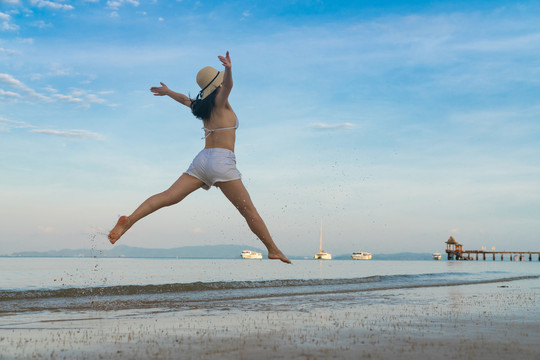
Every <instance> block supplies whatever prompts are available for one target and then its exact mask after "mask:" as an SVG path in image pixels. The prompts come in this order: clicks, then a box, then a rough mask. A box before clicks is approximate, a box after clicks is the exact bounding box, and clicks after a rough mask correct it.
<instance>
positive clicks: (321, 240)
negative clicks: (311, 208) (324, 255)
mask: <svg viewBox="0 0 540 360" xmlns="http://www.w3.org/2000/svg"><path fill="white" fill-rule="evenodd" d="M319 248H320V250H321V251H320V252H323V249H322V220H321V239H320V246H319Z"/></svg>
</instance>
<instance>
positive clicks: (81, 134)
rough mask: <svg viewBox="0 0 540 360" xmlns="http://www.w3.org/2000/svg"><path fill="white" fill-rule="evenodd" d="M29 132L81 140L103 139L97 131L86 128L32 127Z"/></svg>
mask: <svg viewBox="0 0 540 360" xmlns="http://www.w3.org/2000/svg"><path fill="white" fill-rule="evenodd" d="M30 132H33V133H37V134H44V135H53V136H60V137H66V138H70V139H83V140H100V141H101V140H105V136H104V135H102V134H99V133H95V132H93V131H88V130H77V129H75V130H54V129H33V130H30Z"/></svg>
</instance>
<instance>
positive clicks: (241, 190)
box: [109, 51, 291, 264]
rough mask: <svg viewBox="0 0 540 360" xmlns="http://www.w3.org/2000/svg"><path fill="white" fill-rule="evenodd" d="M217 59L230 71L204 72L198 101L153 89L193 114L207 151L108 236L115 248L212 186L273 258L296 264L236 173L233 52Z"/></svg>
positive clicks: (209, 69) (199, 80) (161, 88)
mask: <svg viewBox="0 0 540 360" xmlns="http://www.w3.org/2000/svg"><path fill="white" fill-rule="evenodd" d="M218 58H219V60H220V61H221V63H222V64H223V66H224V67H225V70H224V71H222V72H220V71H218V70H216V69H214V68H212V67H210V66H207V67H205V68H203V69H201V70H200V71H199V72H198V74H197V83H198V84H199V86H200V87H201V91H200V92H199V94H198V95H197V97H196V98H195V99H190V98H189V97H187V96H186V95H184V94H180V93H177V92H174V91H172V90H170V89H169V88H168V87H167V85H165V84H164V83H160V84H161V86H157V87H152V88H151V89H150V91H151V92H153V93H154V95H155V96H169V97H170V98H172V99H174V100H176V101H178V102H179V103H180V104H183V105H185V106H187V107H189V108H191V112H192V113H193V115H195V116H196V117H197V118H199V119H201V120H202V122H203V125H204V127H203V129H204V139H205V146H204V149H203V150H202V151H201V152H200V153H199V154H198V155H197V156H196V157H195V159H193V162H192V163H191V165H190V166H189V168H188V169H187V170H186V172H185V173H183V174H182V175H181V176H180V178H178V180H176V182H175V183H174V184H172V185H171V187H170V188H169V189H168V190H165V191H164V192H162V193H159V194H156V195H153V196H151V197H149V198H148V199H147V200H146V201H144V202H143V203H142V204H141V205H140V206H139V207H138V208H137V209H136V210H135V211H134V212H133V214H131V215H129V216H121V217H120V218H119V219H118V222H117V223H116V226H115V227H114V228H113V229H112V230H111V232H110V233H109V240H110V242H111V244H114V243H115V242H116V241H117V240H118V239H120V237H121V236H122V235H123V234H124V233H125V232H126V231H127V230H129V228H130V227H132V226H133V225H134V224H135V223H136V222H137V221H139V220H140V219H142V218H143V217H145V216H147V215H149V214H151V213H153V212H154V211H156V210H158V209H161V208H162V207H165V206H171V205H174V204H177V203H178V202H180V201H181V200H183V199H184V198H185V197H186V196H188V195H189V194H191V193H192V192H193V191H195V190H197V189H199V188H203V189H205V190H209V189H210V187H211V186H216V187H218V188H219V189H220V190H221V191H222V192H223V194H225V196H226V197H227V198H228V199H229V200H230V201H231V203H232V204H233V205H234V206H235V207H236V208H237V209H238V211H240V214H242V216H243V217H244V218H245V219H246V221H247V224H248V226H249V228H250V229H251V231H252V232H253V233H254V234H255V235H256V236H257V237H258V238H259V239H260V240H261V241H262V243H263V244H264V246H266V248H267V249H268V258H269V259H278V260H281V261H283V262H285V263H289V264H290V263H291V261H290V260H289V259H287V257H286V256H285V255H284V254H283V253H282V252H281V250H279V249H278V247H277V246H276V244H275V243H274V241H273V240H272V237H271V236H270V232H269V231H268V229H267V227H266V225H265V223H264V221H263V219H262V218H261V216H260V215H259V213H258V212H257V209H255V206H254V205H253V202H252V201H251V198H250V196H249V193H248V191H247V190H246V188H245V187H244V184H243V183H242V180H241V174H240V172H239V171H238V169H237V168H236V157H235V155H234V143H235V139H236V129H238V118H237V117H236V114H235V113H234V111H233V109H232V107H231V105H230V104H229V100H228V99H229V94H230V93H231V90H232V87H233V79H232V72H231V58H230V57H229V52H228V51H227V54H226V55H225V57H223V56H218Z"/></svg>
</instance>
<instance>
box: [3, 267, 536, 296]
mask: <svg viewBox="0 0 540 360" xmlns="http://www.w3.org/2000/svg"><path fill="white" fill-rule="evenodd" d="M471 275H472V274H467V273H459V274H452V276H447V275H446V274H419V275H386V276H369V277H362V278H352V279H304V280H302V279H298V280H263V281H217V282H193V283H176V284H161V285H117V286H105V287H103V286H101V287H88V288H73V287H72V288H60V289H43V290H24V291H22V290H19V291H17V290H0V302H1V301H14V300H40V299H55V298H88V297H107V296H115V297H118V296H131V295H139V296H140V295H152V294H171V293H172V294H189V293H196V292H202V291H207V292H208V291H209V292H225V291H228V292H231V291H232V292H234V291H236V290H256V289H265V291H264V294H265V295H264V296H272V295H271V293H272V291H271V290H272V288H275V289H276V290H277V289H279V291H277V295H278V296H286V295H296V294H298V293H301V294H307V293H319V294H320V293H331V292H349V291H370V290H384V289H398V288H415V287H434V286H453V285H467V284H482V283H493V282H505V281H515V280H525V279H537V278H539V277H540V276H537V275H527V276H515V277H502V278H501V277H495V278H490V277H487V278H482V279H478V278H476V277H474V276H471Z"/></svg>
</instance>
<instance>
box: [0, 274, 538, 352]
mask: <svg viewBox="0 0 540 360" xmlns="http://www.w3.org/2000/svg"><path fill="white" fill-rule="evenodd" d="M24 317H25V318H26V321H25V320H24V319H23V318H21V315H19V317H17V319H18V320H17V322H13V323H12V325H11V326H10V325H9V324H5V322H4V321H3V322H4V325H2V326H0V353H1V354H3V356H4V357H3V358H6V359H17V358H30V357H34V356H35V357H46V358H53V357H54V358H80V359H99V358H110V359H124V358H130V359H158V358H159V359H175V358H182V359H200V358H204V359H218V358H219V359H261V358H263V359H291V358H305V359H315V358H316V359H334V358H336V359H338V358H339V359H358V358H364V357H365V358H372V359H395V358H400V359H418V358H430V359H463V358H471V359H472V358H474V359H497V358H510V357H516V358H523V359H533V358H538V357H540V335H538V334H540V322H538V320H537V319H538V318H539V317H540V280H538V279H529V280H519V281H512V282H503V283H493V284H473V285H458V286H451V287H435V288H414V289H393V290H382V291H377V292H372V293H369V292H368V293H361V292H358V293H339V294H324V295H320V294H319V295H317V294H315V295H306V296H297V297H283V298H276V299H267V298H262V299H242V300H229V301H227V302H224V301H215V302H209V303H207V304H206V305H205V306H204V307H192V308H191V309H184V310H180V311H179V310H163V309H159V308H156V309H134V310H119V311H85V312H60V313H57V314H54V313H47V314H43V313H37V314H36V313H28V314H25V315H24ZM9 318H10V317H9V316H8V317H7V318H6V317H4V318H2V320H8V321H7V322H9Z"/></svg>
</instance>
